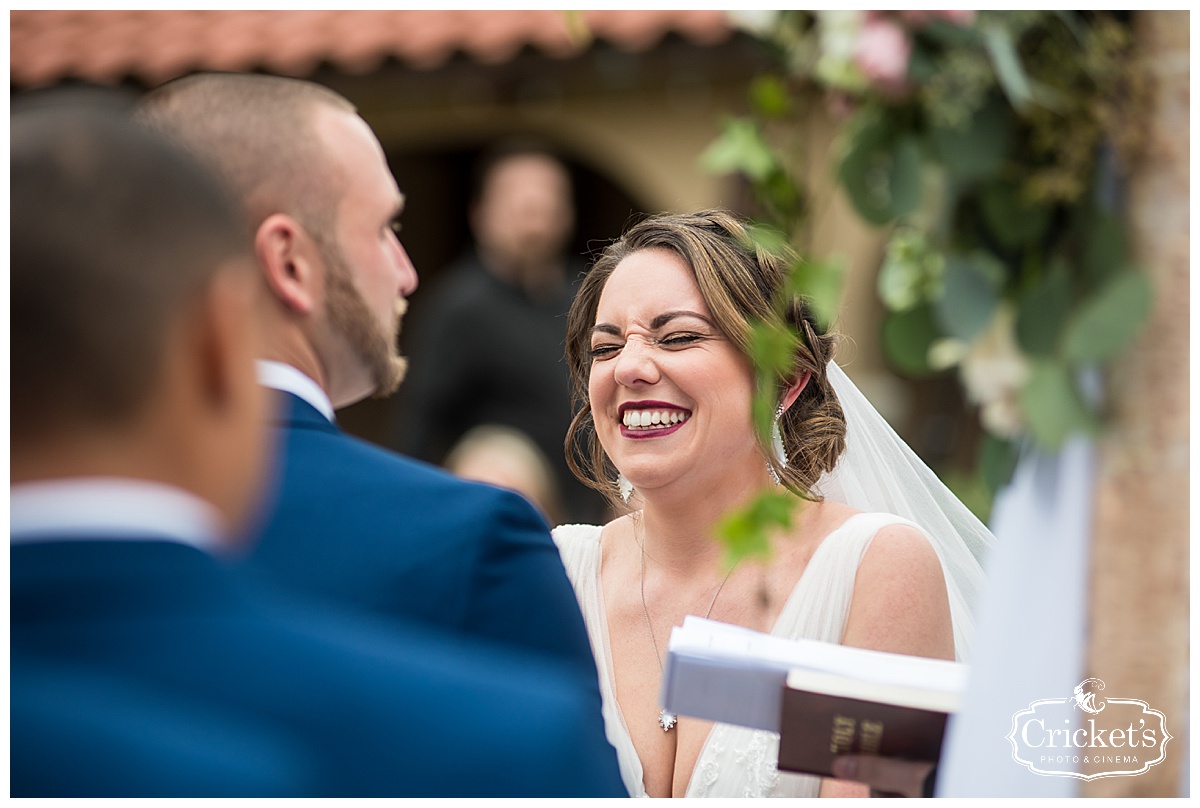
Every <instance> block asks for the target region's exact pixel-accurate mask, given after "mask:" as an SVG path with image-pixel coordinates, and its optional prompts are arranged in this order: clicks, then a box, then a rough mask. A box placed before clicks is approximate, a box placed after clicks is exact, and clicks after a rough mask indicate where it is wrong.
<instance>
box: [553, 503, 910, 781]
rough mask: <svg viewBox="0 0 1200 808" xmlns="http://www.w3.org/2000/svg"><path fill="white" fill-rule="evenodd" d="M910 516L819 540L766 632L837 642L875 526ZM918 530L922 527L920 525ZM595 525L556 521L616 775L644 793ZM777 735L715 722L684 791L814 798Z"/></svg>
mask: <svg viewBox="0 0 1200 808" xmlns="http://www.w3.org/2000/svg"><path fill="white" fill-rule="evenodd" d="M893 524H906V525H912V526H914V527H916V525H913V523H912V522H910V521H908V520H906V519H902V518H900V517H898V516H893V515H892V514H887V513H859V514H856V515H854V516H852V517H850V518H849V519H847V520H846V521H845V522H843V523H842V525H841V526H839V527H838V528H837V529H835V530H834V531H833V532H832V533H830V534H829V535H828V536H826V537H825V539H824V540H822V542H821V544H820V546H819V547H818V548H817V550H816V552H815V553H813V556H812V558H811V560H810V561H809V562H808V566H807V567H806V568H805V570H804V572H803V574H802V575H801V576H800V580H799V581H797V582H796V586H795V588H794V589H793V590H792V593H791V595H790V596H789V597H788V600H787V603H786V604H784V607H783V611H782V612H781V613H780V615H779V618H778V620H777V621H776V622H775V626H774V628H773V629H772V631H771V633H772V634H773V635H775V636H777V637H787V638H789V639H794V638H800V637H803V638H807V639H811V640H821V641H824V642H834V643H836V642H841V639H842V633H843V631H844V630H845V627H846V617H847V615H848V614H849V611H850V600H851V597H852V596H853V594H854V579H855V576H856V575H857V573H858V565H859V562H860V561H861V560H862V557H863V554H864V553H865V552H866V549H867V547H868V546H869V545H870V543H871V539H872V538H873V537H874V536H875V533H876V532H877V531H878V530H879V529H880V528H882V527H885V526H887V525H893ZM918 529H919V528H918ZM601 530H602V528H600V527H597V526H595V525H563V526H561V527H558V528H555V530H554V540H555V542H556V543H557V544H558V548H559V552H560V554H561V555H562V558H563V563H564V564H565V566H566V568H567V575H568V577H569V578H570V579H571V583H572V585H573V586H574V587H575V596H576V597H577V598H578V599H579V606H580V609H581V610H582V611H583V618H584V622H585V623H586V624H587V630H588V636H589V637H590V638H591V643H592V652H593V653H594V654H595V657H596V666H597V668H598V669H599V673H600V694H601V696H602V698H603V712H604V724H605V731H606V733H607V735H608V740H609V742H610V743H611V744H612V745H613V746H614V747H615V748H616V750H617V759H618V761H619V763H620V766H621V776H622V778H623V779H624V781H625V787H626V788H628V789H629V793H630V795H631V796H634V797H644V796H646V789H645V786H644V785H643V783H642V764H641V761H639V760H638V756H637V751H636V750H635V749H634V746H633V741H632V740H631V739H630V737H629V730H628V729H627V728H626V725H625V718H624V716H622V715H621V708H620V707H619V706H618V705H617V699H616V689H615V684H614V681H613V665H612V654H611V652H610V646H609V641H608V620H607V619H606V616H605V610H604V592H603V591H602V588H601V584H600V533H601ZM778 746H779V735H778V734H777V733H774V732H764V731H761V730H752V729H746V728H744V727H737V726H733V725H731V724H714V725H713V728H712V731H711V732H710V733H709V736H708V739H707V740H706V741H705V743H704V746H703V748H702V749H701V751H700V756H699V757H698V758H697V760H696V768H695V769H694V770H693V771H692V775H691V779H690V781H689V783H688V788H687V796H689V797H815V796H817V792H818V790H819V789H820V785H821V780H820V778H818V777H811V776H808V775H801V774H791V773H788V772H779V771H778V770H776V768H775V761H776V760H777V759H778Z"/></svg>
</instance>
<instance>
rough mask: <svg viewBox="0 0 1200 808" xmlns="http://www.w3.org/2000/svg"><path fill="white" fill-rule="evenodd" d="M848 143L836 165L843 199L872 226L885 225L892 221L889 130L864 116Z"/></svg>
mask: <svg viewBox="0 0 1200 808" xmlns="http://www.w3.org/2000/svg"><path fill="white" fill-rule="evenodd" d="M848 143H850V145H848V148H847V149H846V154H845V157H844V158H842V161H841V163H840V164H839V166H838V179H839V181H840V182H841V185H842V187H844V188H845V191H846V196H847V197H848V198H850V202H851V204H852V205H853V207H854V210H857V211H858V215H859V216H862V217H863V219H865V220H866V221H868V222H870V223H871V225H887V223H888V222H890V221H892V220H893V219H895V214H894V205H893V191H892V182H893V173H894V169H893V162H894V156H893V152H892V146H893V143H892V138H890V130H889V128H888V127H887V125H886V124H884V122H883V121H882V120H881V119H880V118H878V116H866V118H863V119H860V120H859V121H857V122H856V126H854V127H853V130H852V133H851V136H850V142H848ZM918 156H919V155H918ZM901 173H904V172H902V170H901ZM918 174H919V163H918ZM918 181H919V180H918ZM918 187H919V185H918ZM918 199H919V197H918Z"/></svg>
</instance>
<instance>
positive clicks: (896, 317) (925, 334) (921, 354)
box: [883, 305, 942, 378]
mask: <svg viewBox="0 0 1200 808" xmlns="http://www.w3.org/2000/svg"><path fill="white" fill-rule="evenodd" d="M941 337H942V332H941V329H939V328H938V325H937V322H936V321H935V319H934V316H933V310H932V307H930V306H928V305H921V306H917V307H915V308H912V309H909V310H908V311H903V312H890V313H889V314H887V316H886V317H885V318H884V320H883V353H884V356H885V357H886V358H887V360H888V362H889V363H890V364H891V365H892V367H893V368H895V369H896V371H897V372H899V373H901V374H902V375H905V376H910V377H914V378H922V377H926V376H932V375H934V374H935V373H936V371H935V370H934V369H933V368H932V367H930V365H929V349H930V347H931V346H932V345H933V344H934V343H935V342H936V341H937V340H939V339H940V338H941Z"/></svg>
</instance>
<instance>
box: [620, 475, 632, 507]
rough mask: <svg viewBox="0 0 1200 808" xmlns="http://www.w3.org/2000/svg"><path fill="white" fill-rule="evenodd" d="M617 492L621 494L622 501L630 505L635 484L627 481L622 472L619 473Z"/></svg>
mask: <svg viewBox="0 0 1200 808" xmlns="http://www.w3.org/2000/svg"><path fill="white" fill-rule="evenodd" d="M617 490H618V491H620V492H621V501H622V502H624V503H625V504H626V505H628V504H629V498H630V497H631V496H633V483H631V482H629V480H627V479H625V475H624V474H622V473H621V472H617Z"/></svg>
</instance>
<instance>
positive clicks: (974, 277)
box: [934, 252, 1004, 342]
mask: <svg viewBox="0 0 1200 808" xmlns="http://www.w3.org/2000/svg"><path fill="white" fill-rule="evenodd" d="M944 283H945V286H944V288H943V292H942V296H941V297H940V298H938V299H937V300H936V301H935V302H934V311H935V313H936V315H937V321H938V323H939V324H940V326H941V328H942V330H943V331H945V333H946V334H948V335H950V336H952V337H956V338H958V339H960V340H963V341H965V342H969V341H970V340H972V339H973V338H974V337H975V335H976V334H978V333H979V332H980V331H982V330H983V327H984V326H986V325H987V324H988V321H989V320H991V319H992V314H993V313H994V312H995V311H996V306H997V305H999V303H1000V290H1001V288H1002V286H1003V283H1004V269H1003V265H1001V264H1000V262H999V261H998V260H996V259H995V258H994V257H992V256H989V255H988V254H986V253H982V252H976V253H972V254H971V255H970V256H964V255H962V254H953V255H950V256H948V257H947V258H946V272H945V281H944Z"/></svg>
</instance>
